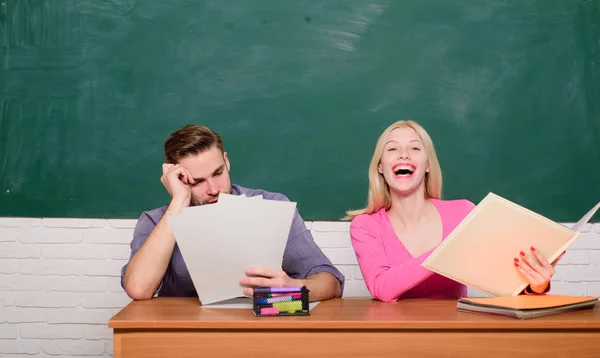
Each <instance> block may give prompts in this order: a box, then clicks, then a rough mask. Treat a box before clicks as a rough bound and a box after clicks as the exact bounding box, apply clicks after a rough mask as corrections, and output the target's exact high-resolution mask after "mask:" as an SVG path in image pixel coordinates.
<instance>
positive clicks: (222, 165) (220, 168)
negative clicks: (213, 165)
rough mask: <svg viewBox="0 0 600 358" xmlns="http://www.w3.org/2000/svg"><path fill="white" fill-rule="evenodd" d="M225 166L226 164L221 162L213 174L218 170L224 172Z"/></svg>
mask: <svg viewBox="0 0 600 358" xmlns="http://www.w3.org/2000/svg"><path fill="white" fill-rule="evenodd" d="M224 167H225V164H221V165H220V166H219V167H218V168H217V169H215V171H214V172H213V175H215V174H217V173H218V172H222V171H223V168H224Z"/></svg>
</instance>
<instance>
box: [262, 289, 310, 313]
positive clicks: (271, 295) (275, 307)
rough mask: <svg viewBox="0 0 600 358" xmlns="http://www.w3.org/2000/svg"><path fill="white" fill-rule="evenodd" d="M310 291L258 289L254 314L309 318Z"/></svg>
mask: <svg viewBox="0 0 600 358" xmlns="http://www.w3.org/2000/svg"><path fill="white" fill-rule="evenodd" d="M308 292H309V291H308V289H307V288H306V286H302V287H257V288H255V289H254V294H253V295H252V312H253V313H254V315H255V316H257V317H262V316H309V315H310V309H309V306H308Z"/></svg>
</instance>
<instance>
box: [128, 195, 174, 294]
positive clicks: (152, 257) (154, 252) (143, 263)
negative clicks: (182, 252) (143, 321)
mask: <svg viewBox="0 0 600 358" xmlns="http://www.w3.org/2000/svg"><path fill="white" fill-rule="evenodd" d="M179 211H181V207H180V206H179V205H176V204H171V205H170V206H169V208H168V209H167V211H166V212H165V215H164V216H163V217H162V219H161V220H160V221H159V222H158V224H157V225H156V227H154V230H152V232H151V233H150V235H149V236H148V238H147V239H146V242H145V243H144V244H143V245H142V247H140V249H139V250H138V252H136V253H135V255H133V257H132V258H131V260H130V261H129V264H128V265H127V270H126V272H125V277H124V278H123V286H124V287H125V292H127V294H128V295H129V297H131V298H133V299H136V300H144V299H150V298H152V295H153V294H154V291H155V290H156V288H157V287H158V285H159V284H160V282H161V280H162V278H163V277H164V275H165V272H166V271H167V267H168V265H169V261H170V260H171V255H172V254H173V248H174V247H175V237H174V236H173V233H172V231H171V227H170V226H169V222H168V219H167V216H168V215H170V214H173V213H175V212H179Z"/></svg>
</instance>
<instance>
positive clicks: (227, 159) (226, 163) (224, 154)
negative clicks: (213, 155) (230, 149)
mask: <svg viewBox="0 0 600 358" xmlns="http://www.w3.org/2000/svg"><path fill="white" fill-rule="evenodd" d="M223 160H224V161H225V166H226V167H227V171H229V167H230V165H229V158H227V152H223Z"/></svg>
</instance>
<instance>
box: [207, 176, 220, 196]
mask: <svg viewBox="0 0 600 358" xmlns="http://www.w3.org/2000/svg"><path fill="white" fill-rule="evenodd" d="M207 184H208V189H207V191H206V192H207V194H209V195H217V194H219V186H218V185H217V183H215V181H214V180H212V179H209V180H207Z"/></svg>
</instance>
